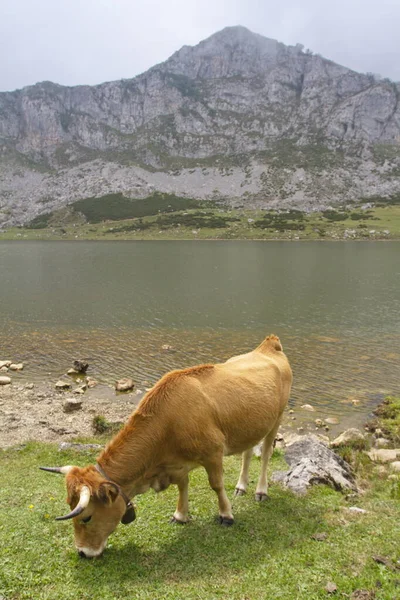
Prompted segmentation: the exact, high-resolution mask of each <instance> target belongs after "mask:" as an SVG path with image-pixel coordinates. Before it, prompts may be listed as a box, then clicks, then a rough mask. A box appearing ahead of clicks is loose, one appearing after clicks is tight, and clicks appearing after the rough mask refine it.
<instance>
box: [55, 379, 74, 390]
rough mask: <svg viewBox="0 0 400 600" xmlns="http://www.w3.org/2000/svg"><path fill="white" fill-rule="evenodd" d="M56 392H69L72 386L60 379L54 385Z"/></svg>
mask: <svg viewBox="0 0 400 600" xmlns="http://www.w3.org/2000/svg"><path fill="white" fill-rule="evenodd" d="M55 388H56V390H70V389H71V388H72V385H71V384H70V383H69V382H68V381H63V380H62V379H60V380H59V381H57V383H56V385H55Z"/></svg>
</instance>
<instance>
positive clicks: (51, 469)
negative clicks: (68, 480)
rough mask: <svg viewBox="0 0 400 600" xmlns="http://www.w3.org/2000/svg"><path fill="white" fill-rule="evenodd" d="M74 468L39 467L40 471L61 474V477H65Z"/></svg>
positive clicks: (67, 466)
mask: <svg viewBox="0 0 400 600" xmlns="http://www.w3.org/2000/svg"><path fill="white" fill-rule="evenodd" d="M73 468H74V467H73V466H71V465H66V466H65V467H39V469H42V471H49V472H50V473H62V475H67V474H68V473H69V472H70V470H71V469H73Z"/></svg>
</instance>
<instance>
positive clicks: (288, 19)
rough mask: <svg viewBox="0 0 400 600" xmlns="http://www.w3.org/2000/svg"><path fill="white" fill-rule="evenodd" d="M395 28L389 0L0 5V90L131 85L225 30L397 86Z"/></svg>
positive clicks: (86, 0) (23, 0) (399, 68)
mask: <svg viewBox="0 0 400 600" xmlns="http://www.w3.org/2000/svg"><path fill="white" fill-rule="evenodd" d="M399 21H400V2H399V1H398V0H363V1H362V0H336V1H335V2H334V3H333V2H331V1H330V0H329V1H326V0H302V2H301V3H299V2H298V0H285V2H284V3H277V2H276V1H275V0H273V1H272V0H202V2H198V0H147V1H146V2H143V1H142V0H140V1H139V0H57V1H54V0H35V1H34V2H32V0H2V17H1V20H0V53H1V56H2V57H3V60H2V61H1V64H0V89H1V90H11V89H15V88H18V87H22V86H25V85H31V84H34V83H36V82H37V81H43V80H51V81H54V82H56V83H61V84H64V85H77V84H91V85H92V84H95V83H101V82H103V81H109V80H113V79H120V78H130V77H133V76H135V75H137V74H138V73H141V72H143V71H145V70H147V69H148V68H150V67H151V66H153V65H154V64H156V63H158V62H162V61H163V60H166V59H167V58H168V57H169V56H170V55H171V54H172V53H173V52H175V51H176V50H178V49H179V48H180V47H181V46H182V45H184V44H189V45H194V44H197V43H198V42H199V41H201V40H202V39H204V38H205V37H208V36H209V35H211V34H212V33H214V32H215V31H218V30H220V29H222V28H223V27H226V26H228V25H244V26H246V27H248V28H249V29H251V30H253V31H255V32H257V33H260V34H262V35H265V36H266V37H272V38H275V39H278V40H279V41H282V42H284V43H286V44H295V43H296V42H300V43H303V44H304V45H305V46H306V47H309V48H311V49H312V50H313V51H314V52H318V53H320V54H322V55H323V56H326V57H327V58H330V59H332V60H335V61H336V62H339V63H341V64H343V65H345V66H348V67H350V68H353V69H356V70H360V71H364V72H366V71H372V72H376V73H380V74H382V75H383V76H388V77H391V78H393V79H395V80H400V60H399V55H400V36H399V35H398V31H397V24H398V23H399ZM5 57H6V59H5Z"/></svg>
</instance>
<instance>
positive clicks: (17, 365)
mask: <svg viewBox="0 0 400 600" xmlns="http://www.w3.org/2000/svg"><path fill="white" fill-rule="evenodd" d="M23 368H24V363H11V365H10V371H22V369H23Z"/></svg>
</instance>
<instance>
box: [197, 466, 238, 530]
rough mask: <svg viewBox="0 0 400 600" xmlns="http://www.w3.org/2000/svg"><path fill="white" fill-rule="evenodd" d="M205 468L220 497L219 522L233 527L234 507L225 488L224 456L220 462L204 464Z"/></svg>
mask: <svg viewBox="0 0 400 600" xmlns="http://www.w3.org/2000/svg"><path fill="white" fill-rule="evenodd" d="M204 468H205V469H206V471H207V475H208V481H209V482H210V486H211V488H212V489H213V490H214V492H215V493H216V494H217V496H218V506H219V522H220V523H221V525H233V514H232V507H231V503H230V502H229V498H228V496H227V493H226V491H225V487H224V470H223V466H222V455H221V458H220V459H219V460H215V461H213V462H207V463H204Z"/></svg>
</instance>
